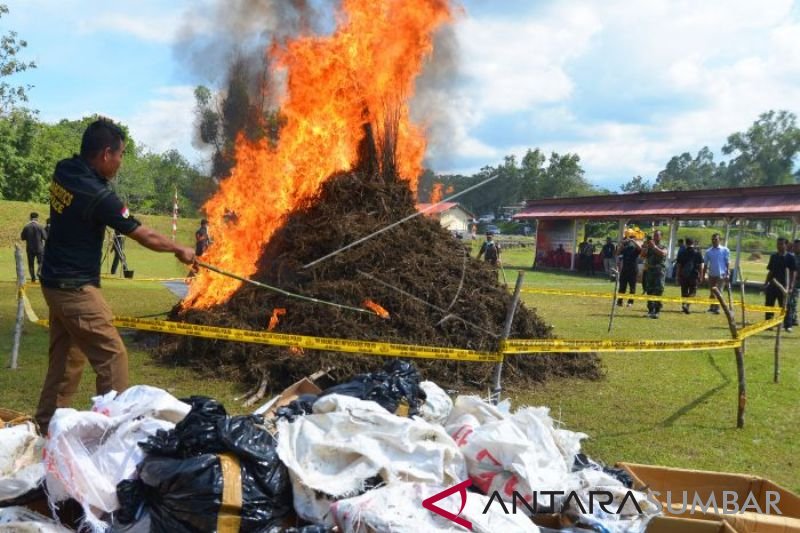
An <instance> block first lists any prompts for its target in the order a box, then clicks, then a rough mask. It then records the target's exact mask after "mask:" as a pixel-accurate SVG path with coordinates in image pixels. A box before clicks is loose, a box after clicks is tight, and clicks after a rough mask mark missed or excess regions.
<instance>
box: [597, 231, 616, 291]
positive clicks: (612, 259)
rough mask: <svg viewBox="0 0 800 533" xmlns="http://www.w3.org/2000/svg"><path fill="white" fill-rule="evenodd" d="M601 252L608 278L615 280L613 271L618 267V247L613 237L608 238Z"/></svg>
mask: <svg viewBox="0 0 800 533" xmlns="http://www.w3.org/2000/svg"><path fill="white" fill-rule="evenodd" d="M600 253H601V254H602V256H603V270H605V271H606V274H608V279H609V280H611V281H614V272H613V271H614V269H615V268H616V267H617V260H616V256H617V247H616V246H614V243H613V242H612V241H611V237H607V238H606V243H605V244H604V245H603V249H602V250H600Z"/></svg>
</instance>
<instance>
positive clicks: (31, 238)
mask: <svg viewBox="0 0 800 533" xmlns="http://www.w3.org/2000/svg"><path fill="white" fill-rule="evenodd" d="M19 238H20V239H22V240H23V241H25V251H26V252H27V253H28V272H30V274H31V281H36V276H37V275H38V276H39V277H40V278H41V277H42V276H41V274H42V259H44V242H45V239H47V233H46V232H45V230H44V228H43V227H42V225H41V224H39V213H31V219H30V222H28V223H27V224H25V227H24V228H22V233H20V236H19ZM34 262H35V263H36V265H38V268H36V267H34Z"/></svg>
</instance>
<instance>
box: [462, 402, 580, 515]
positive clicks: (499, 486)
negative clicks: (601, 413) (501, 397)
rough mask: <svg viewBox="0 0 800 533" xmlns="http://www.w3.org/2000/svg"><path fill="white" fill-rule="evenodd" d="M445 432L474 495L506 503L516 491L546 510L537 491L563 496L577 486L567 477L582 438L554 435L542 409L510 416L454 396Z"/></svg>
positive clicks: (547, 499)
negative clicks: (461, 455)
mask: <svg viewBox="0 0 800 533" xmlns="http://www.w3.org/2000/svg"><path fill="white" fill-rule="evenodd" d="M447 423H448V425H447V432H448V433H449V434H450V435H451V436H452V437H453V439H454V440H455V441H456V444H458V446H459V447H460V448H461V451H462V452H463V453H464V457H465V459H466V461H467V469H468V470H469V476H470V479H472V482H473V483H474V485H475V487H477V488H478V489H479V490H480V491H482V492H483V493H485V494H488V495H491V494H493V493H494V492H495V491H498V492H499V494H500V496H501V497H502V498H503V499H504V500H506V501H511V500H512V498H513V494H514V492H515V491H516V492H518V493H519V494H520V495H521V496H522V497H523V498H526V501H528V502H529V503H531V504H532V503H533V502H532V495H533V493H534V491H535V492H536V493H537V499H538V504H539V505H541V506H545V507H546V506H548V505H549V504H550V496H549V495H543V494H541V492H542V491H564V492H569V491H572V490H575V489H577V488H578V487H579V482H578V480H577V479H574V478H573V476H572V475H571V470H572V464H573V462H574V457H575V453H577V452H578V451H580V440H581V439H583V438H585V437H586V435H584V434H582V433H573V432H571V431H566V430H557V429H555V427H554V424H553V420H552V419H551V418H550V416H549V415H548V409H547V408H545V407H524V408H521V409H519V410H518V411H517V412H516V413H514V414H507V413H506V412H504V410H502V409H500V408H498V407H495V406H493V405H491V404H489V403H487V402H484V401H483V400H481V399H480V398H477V397H464V396H460V397H458V398H457V399H456V402H455V406H454V407H453V412H452V413H451V415H450V417H449V418H448V421H447Z"/></svg>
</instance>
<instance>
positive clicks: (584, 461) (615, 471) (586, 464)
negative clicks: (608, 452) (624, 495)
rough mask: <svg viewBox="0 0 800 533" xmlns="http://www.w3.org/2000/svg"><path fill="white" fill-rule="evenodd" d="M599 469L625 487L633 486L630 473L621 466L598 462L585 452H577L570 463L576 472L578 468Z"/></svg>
mask: <svg viewBox="0 0 800 533" xmlns="http://www.w3.org/2000/svg"><path fill="white" fill-rule="evenodd" d="M587 468H588V469H590V470H599V471H600V472H605V473H606V474H608V475H609V476H611V477H613V478H615V479H616V480H617V481H619V482H620V483H622V484H623V485H625V487H626V488H629V489H630V488H632V487H633V478H632V477H631V475H630V474H629V473H628V472H626V471H625V470H623V469H622V468H612V467H610V466H606V465H603V464H601V463H598V462H597V461H595V460H594V459H592V458H591V457H589V456H588V455H586V454H583V453H579V454H576V455H575V462H574V463H573V465H572V471H573V472H578V471H580V470H586V469H587Z"/></svg>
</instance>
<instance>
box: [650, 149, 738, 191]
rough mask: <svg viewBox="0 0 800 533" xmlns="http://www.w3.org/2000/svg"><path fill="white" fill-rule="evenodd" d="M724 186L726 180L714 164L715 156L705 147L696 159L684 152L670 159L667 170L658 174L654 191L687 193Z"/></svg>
mask: <svg viewBox="0 0 800 533" xmlns="http://www.w3.org/2000/svg"><path fill="white" fill-rule="evenodd" d="M724 186H725V180H724V177H723V176H722V174H721V173H720V167H719V166H718V165H717V164H716V163H715V162H714V154H713V152H711V150H709V149H708V146H704V147H703V148H701V149H700V151H699V152H697V156H696V157H694V158H693V157H692V155H691V154H690V153H689V152H684V153H683V154H681V155H679V156H674V157H673V158H672V159H670V160H669V163H667V166H666V168H665V169H664V170H662V171H661V172H659V173H658V177H657V178H656V182H655V185H654V187H653V190H657V191H686V190H691V189H715V188H719V187H724Z"/></svg>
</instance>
